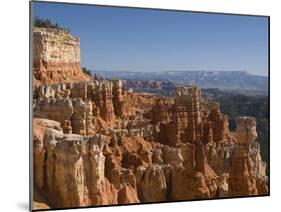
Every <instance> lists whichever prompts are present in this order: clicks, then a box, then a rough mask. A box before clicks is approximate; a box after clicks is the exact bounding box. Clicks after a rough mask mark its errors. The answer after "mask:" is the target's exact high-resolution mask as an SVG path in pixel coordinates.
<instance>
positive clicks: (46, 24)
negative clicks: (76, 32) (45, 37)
mask: <svg viewBox="0 0 281 212" xmlns="http://www.w3.org/2000/svg"><path fill="white" fill-rule="evenodd" d="M33 26H35V27H41V28H51V29H58V30H62V31H65V32H68V33H69V32H70V29H69V28H68V27H61V26H60V25H59V24H58V23H53V22H52V21H51V20H50V19H47V18H46V19H44V18H39V17H37V16H36V17H34V19H33Z"/></svg>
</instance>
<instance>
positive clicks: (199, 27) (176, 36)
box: [33, 2, 268, 75]
mask: <svg viewBox="0 0 281 212" xmlns="http://www.w3.org/2000/svg"><path fill="white" fill-rule="evenodd" d="M33 12H34V13H33V14H34V16H39V17H41V18H49V19H50V20H52V21H53V22H57V23H59V24H60V25H61V26H65V27H69V28H70V31H71V33H72V34H73V35H75V36H78V37H79V38H80V44H81V65H82V66H85V67H87V68H89V69H91V70H95V69H96V70H111V71H114V70H128V71H166V70H225V71H227V70H245V71H248V72H250V73H252V74H258V75H267V72H268V22H267V18H266V17H250V16H233V15H219V14H206V13H191V12H172V11H159V10H145V9H127V8H112V7H101V6H85V5H73V4H57V3H40V2H37V3H34V7H33Z"/></svg>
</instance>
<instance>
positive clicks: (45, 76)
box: [33, 27, 89, 83]
mask: <svg viewBox="0 0 281 212" xmlns="http://www.w3.org/2000/svg"><path fill="white" fill-rule="evenodd" d="M33 76H34V81H35V82H37V83H52V82H70V81H80V80H89V77H87V76H86V75H85V74H84V73H83V72H82V70H81V67H80V41H79V39H78V38H75V37H73V36H72V35H70V34H69V33H67V32H64V31H61V30H57V29H45V28H36V27H35V28H33Z"/></svg>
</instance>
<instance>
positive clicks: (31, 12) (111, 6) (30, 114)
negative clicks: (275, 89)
mask: <svg viewBox="0 0 281 212" xmlns="http://www.w3.org/2000/svg"><path fill="white" fill-rule="evenodd" d="M35 2H38V3H49V4H68V5H85V6H96V7H110V8H127V9H143V10H158V11H170V12H189V13H204V14H217V15H237V16H250V17H264V18H267V22H268V35H267V36H268V49H267V51H268V54H267V55H268V76H267V77H268V142H269V144H268V164H267V167H268V194H267V195H255V196H235V197H221V198H209V199H192V200H174V201H159V202H145V203H130V204H114V205H93V206H81V207H64V208H49V209H32V204H33V183H34V182H33V145H32V138H33V136H32V133H33V131H32V130H33V126H32V119H33V108H32V100H33V87H32V85H33V74H32V71H33V68H32V67H33V57H32V51H33V46H32V40H33V33H32V27H33V23H32V18H33V7H32V4H33V3H35ZM270 143H271V142H270V16H269V15H252V14H240V13H225V12H206V11H200V10H198V11H197V10H196V11H194V10H178V9H163V8H147V7H134V6H119V5H102V4H94V3H93V4H89V3H73V2H56V1H44V0H38V1H37V0H30V1H29V210H30V211H53V210H68V209H86V208H100V207H116V206H132V205H148V204H163V203H178V202H192V201H206V200H224V199H240V198H255V197H269V196H270V193H271V189H270V147H271V145H270Z"/></svg>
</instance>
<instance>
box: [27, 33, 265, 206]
mask: <svg viewBox="0 0 281 212" xmlns="http://www.w3.org/2000/svg"><path fill="white" fill-rule="evenodd" d="M34 33H35V34H36V33H38V35H36V36H38V37H39V38H38V37H37V38H36V36H34V38H35V40H36V39H38V41H36V42H38V44H37V45H35V47H36V46H37V47H36V48H38V49H37V50H35V52H36V51H37V52H36V54H35V55H36V56H35V57H34V66H35V69H36V71H35V72H34V77H35V80H36V81H37V83H34V84H33V139H32V142H33V162H34V163H33V173H34V175H33V176H34V189H33V190H34V205H33V207H34V209H36V208H40V207H43V208H48V207H50V208H64V207H79V206H93V205H112V204H131V203H142V202H163V201H173V200H192V199H210V198H220V197H239V196H249V195H252V196H255V195H267V194H268V192H269V191H268V177H267V174H266V163H265V162H263V161H262V158H261V156H260V147H259V145H258V143H256V142H255V140H256V138H257V134H256V121H255V118H254V117H237V129H236V131H235V132H230V131H229V128H228V118H227V116H225V115H224V114H222V113H221V111H220V106H219V104H218V103H216V102H210V101H207V100H205V99H204V98H203V97H202V95H201V90H200V88H199V87H197V86H181V87H177V88H176V90H175V93H176V97H175V98H167V97H163V96H157V95H153V94H147V93H134V92H131V91H128V90H126V89H124V87H123V83H122V81H121V80H94V79H91V80H88V81H87V80H85V79H86V78H84V75H80V72H81V69H80V56H79V51H80V50H79V48H78V46H79V41H78V40H77V39H75V38H73V37H71V36H70V35H69V34H67V33H66V34H64V35H63V36H65V37H64V38H63V37H61V36H62V35H61V33H62V32H57V31H53V30H50V31H49V30H44V29H35V30H34ZM56 33H59V35H58V34H56ZM52 39H53V41H52ZM51 41H52V42H51ZM67 64H68V65H69V66H68V65H67ZM69 67H71V69H69ZM60 68H61V69H60ZM72 69H73V70H74V69H75V71H72ZM76 71H77V73H76Z"/></svg>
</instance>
